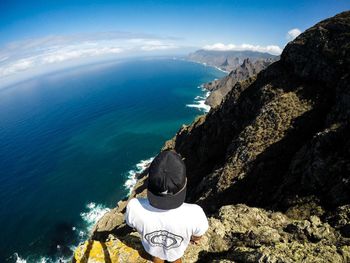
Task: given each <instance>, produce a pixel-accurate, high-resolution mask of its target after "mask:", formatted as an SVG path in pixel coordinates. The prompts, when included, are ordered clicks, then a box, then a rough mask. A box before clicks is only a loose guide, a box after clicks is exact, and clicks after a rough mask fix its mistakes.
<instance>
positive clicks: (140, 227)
mask: <svg viewBox="0 0 350 263" xmlns="http://www.w3.org/2000/svg"><path fill="white" fill-rule="evenodd" d="M186 184H187V178H186V167H185V164H184V162H183V161H182V159H181V157H180V156H179V155H178V154H177V153H175V152H173V151H164V152H162V153H160V154H159V155H158V156H157V157H156V158H155V159H154V160H153V162H152V163H151V165H150V168H149V175H148V188H147V197H148V198H147V199H139V198H138V199H136V198H133V199H131V200H130V201H129V203H128V205H127V208H126V213H125V220H126V223H127V224H128V225H129V226H131V227H133V228H135V229H136V230H137V232H139V233H140V234H141V236H142V245H143V247H144V248H145V250H146V251H147V252H148V253H149V254H150V255H151V256H152V257H153V262H159V263H160V262H164V260H166V261H170V262H176V263H181V257H182V256H183V254H184V252H185V250H186V248H187V246H188V244H189V243H190V242H194V243H196V242H197V241H198V240H199V239H200V237H201V236H202V235H203V234H204V233H205V232H206V231H207V229H208V220H207V218H206V216H205V214H204V212H203V209H202V208H201V207H200V206H198V205H195V204H187V203H184V201H185V197H186Z"/></svg>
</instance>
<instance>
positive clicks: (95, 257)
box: [72, 235, 151, 263]
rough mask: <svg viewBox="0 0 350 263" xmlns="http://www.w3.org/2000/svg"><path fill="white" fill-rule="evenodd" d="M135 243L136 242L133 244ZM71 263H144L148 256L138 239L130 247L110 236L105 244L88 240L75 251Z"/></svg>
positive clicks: (148, 259)
mask: <svg viewBox="0 0 350 263" xmlns="http://www.w3.org/2000/svg"><path fill="white" fill-rule="evenodd" d="M135 241H136V242H135ZM72 262H76V263H102V262H107V263H120V262H125V263H127V262H130V263H133V262H134V263H146V262H151V261H150V258H149V256H147V255H146V254H145V252H144V251H143V250H142V247H140V241H139V239H134V243H133V244H132V245H131V244H130V243H129V244H126V243H125V242H122V241H120V240H119V239H117V238H115V237H114V236H112V235H110V236H109V239H108V240H107V241H105V242H100V241H95V240H88V241H86V242H85V243H83V244H80V245H79V247H78V248H77V249H76V250H75V253H74V256H73V260H72Z"/></svg>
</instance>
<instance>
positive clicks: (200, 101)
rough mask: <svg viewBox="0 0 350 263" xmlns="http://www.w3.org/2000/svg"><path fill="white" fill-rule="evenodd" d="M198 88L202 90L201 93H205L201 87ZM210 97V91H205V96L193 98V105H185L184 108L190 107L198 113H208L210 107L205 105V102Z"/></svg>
mask: <svg viewBox="0 0 350 263" xmlns="http://www.w3.org/2000/svg"><path fill="white" fill-rule="evenodd" d="M198 88H200V89H202V91H206V90H205V89H204V88H203V86H202V85H201V86H199V87H198ZM209 95H210V91H207V92H206V93H205V95H203V96H200V95H199V96H196V97H195V98H194V103H193V104H186V107H190V108H196V109H198V110H200V111H203V112H205V113H207V112H209V111H210V106H209V105H207V104H205V100H206V99H207V98H208V97H209Z"/></svg>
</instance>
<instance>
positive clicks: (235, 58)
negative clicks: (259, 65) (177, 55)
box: [187, 49, 279, 72]
mask: <svg viewBox="0 0 350 263" xmlns="http://www.w3.org/2000/svg"><path fill="white" fill-rule="evenodd" d="M246 58H249V59H250V60H251V62H255V61H257V60H263V61H272V62H273V61H276V60H278V59H279V56H275V55H272V54H269V53H266V52H258V51H250V50H242V51H233V50H230V51H219V50H206V49H200V50H197V51H195V52H193V53H190V54H189V55H188V56H187V59H188V60H192V61H195V62H200V63H205V64H207V65H209V66H214V67H218V68H220V69H222V70H225V71H228V72H229V71H232V70H234V69H236V68H237V67H239V66H240V65H242V63H243V61H244V60H245V59H246Z"/></svg>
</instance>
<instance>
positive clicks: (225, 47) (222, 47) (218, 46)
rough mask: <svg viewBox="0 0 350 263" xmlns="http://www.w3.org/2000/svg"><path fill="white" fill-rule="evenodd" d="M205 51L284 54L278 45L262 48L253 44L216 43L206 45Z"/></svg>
mask: <svg viewBox="0 0 350 263" xmlns="http://www.w3.org/2000/svg"><path fill="white" fill-rule="evenodd" d="M203 49H205V50H217V51H231V50H232V51H242V50H250V51H258V52H267V53H270V54H272V55H280V54H281V53H282V49H281V48H280V47H279V46H277V45H268V46H260V45H251V44H241V45H235V44H223V43H215V44H213V45H206V46H204V47H203Z"/></svg>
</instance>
